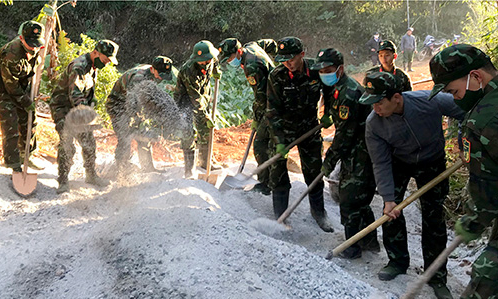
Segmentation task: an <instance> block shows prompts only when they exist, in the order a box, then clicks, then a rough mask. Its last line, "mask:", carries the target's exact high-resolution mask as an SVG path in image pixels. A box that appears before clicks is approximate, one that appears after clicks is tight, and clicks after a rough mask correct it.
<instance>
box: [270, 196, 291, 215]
mask: <svg viewBox="0 0 498 299" xmlns="http://www.w3.org/2000/svg"><path fill="white" fill-rule="evenodd" d="M272 198H273V213H274V214H275V218H277V219H278V217H280V215H282V214H283V213H284V212H285V210H287V206H288V205H289V190H284V191H273V192H272Z"/></svg>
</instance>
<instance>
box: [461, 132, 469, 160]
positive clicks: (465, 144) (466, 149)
mask: <svg viewBox="0 0 498 299" xmlns="http://www.w3.org/2000/svg"><path fill="white" fill-rule="evenodd" d="M462 141H463V158H464V159H465V162H467V163H469V162H470V141H469V140H468V139H467V138H465V137H464V138H463V140H462Z"/></svg>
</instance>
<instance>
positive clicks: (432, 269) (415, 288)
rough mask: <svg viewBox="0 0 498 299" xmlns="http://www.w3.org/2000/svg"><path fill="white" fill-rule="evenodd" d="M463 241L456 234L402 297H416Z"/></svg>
mask: <svg viewBox="0 0 498 299" xmlns="http://www.w3.org/2000/svg"><path fill="white" fill-rule="evenodd" d="M462 242H463V239H462V237H460V236H456V238H455V239H454V240H453V242H451V244H450V245H449V246H448V247H447V248H446V249H445V250H443V252H441V253H440V254H439V256H438V257H437V258H436V259H435V260H434V262H432V264H431V265H430V266H429V268H427V270H425V271H424V274H423V275H422V276H420V278H419V279H418V280H417V281H416V282H415V283H414V284H413V285H412V286H411V288H410V289H409V290H408V291H407V292H406V293H405V294H404V295H403V296H402V297H401V298H402V299H414V298H415V296H417V294H418V293H419V292H420V290H421V289H422V287H423V286H424V284H426V283H427V282H428V281H429V280H430V279H431V277H432V276H434V274H435V273H436V272H437V270H439V268H440V267H441V265H442V264H444V262H445V261H446V259H447V258H448V256H450V254H451V253H452V252H453V250H455V249H456V248H457V247H458V246H459V245H460V243H462Z"/></svg>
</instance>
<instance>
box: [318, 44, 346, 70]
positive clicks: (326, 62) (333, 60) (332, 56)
mask: <svg viewBox="0 0 498 299" xmlns="http://www.w3.org/2000/svg"><path fill="white" fill-rule="evenodd" d="M341 64H344V57H343V56H342V54H341V52H339V51H337V50H336V49H334V48H328V49H321V50H320V51H318V54H317V55H316V63H315V64H313V65H312V66H311V67H310V69H312V70H320V69H323V68H324V67H328V66H331V65H335V66H339V65H341Z"/></svg>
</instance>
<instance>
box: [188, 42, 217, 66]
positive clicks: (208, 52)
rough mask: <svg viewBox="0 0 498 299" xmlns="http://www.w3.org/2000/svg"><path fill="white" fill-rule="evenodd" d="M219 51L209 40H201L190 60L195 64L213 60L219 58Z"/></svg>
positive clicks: (195, 46)
mask: <svg viewBox="0 0 498 299" xmlns="http://www.w3.org/2000/svg"><path fill="white" fill-rule="evenodd" d="M218 54H219V51H218V50H216V48H215V47H214V46H213V44H212V43H211V42H210V41H208V40H201V41H200V42H198V43H197V44H195V45H194V49H193V51H192V55H190V59H192V60H193V61H194V62H201V61H207V60H209V59H213V58H214V57H217V56H218Z"/></svg>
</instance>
